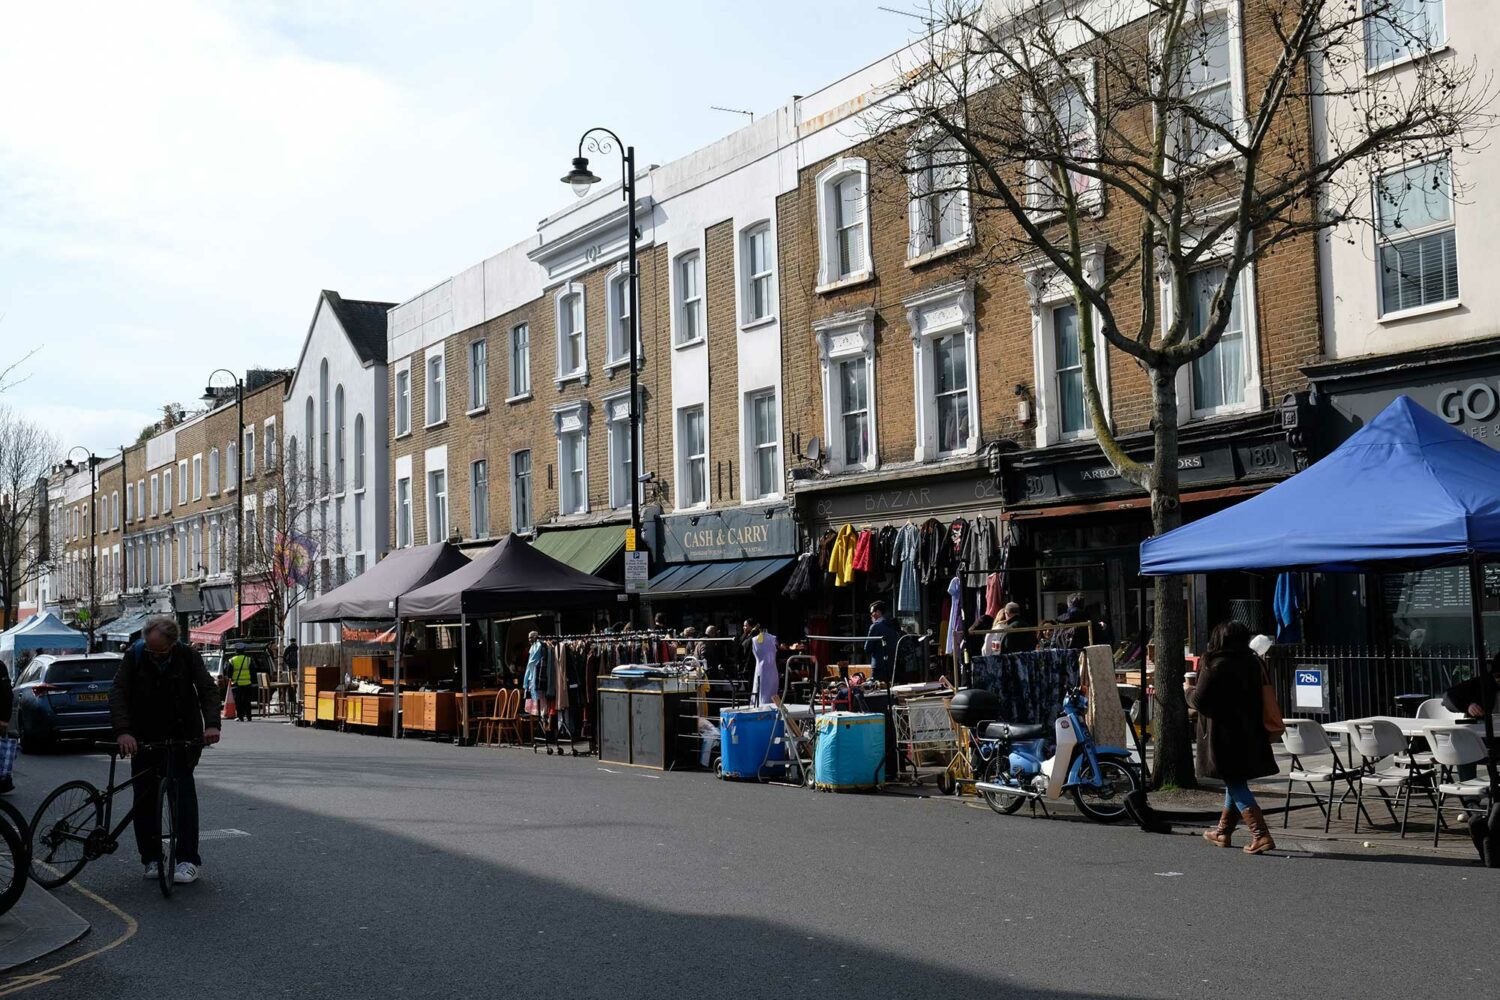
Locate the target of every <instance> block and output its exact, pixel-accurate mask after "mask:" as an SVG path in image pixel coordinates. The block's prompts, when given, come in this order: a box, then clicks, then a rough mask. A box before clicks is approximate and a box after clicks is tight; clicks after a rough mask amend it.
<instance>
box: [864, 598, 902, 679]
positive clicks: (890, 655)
mask: <svg viewBox="0 0 1500 1000" xmlns="http://www.w3.org/2000/svg"><path fill="white" fill-rule="evenodd" d="M900 641H901V629H900V628H899V627H898V626H897V625H896V623H895V622H893V621H891V620H890V619H889V618H887V617H886V610H885V602H884V601H876V602H874V603H873V604H871V605H870V637H869V638H868V639H866V640H865V653H866V655H868V656H869V657H870V676H871V678H873V679H874V680H877V681H884V682H885V683H887V684H894V683H896V643H898V642H900Z"/></svg>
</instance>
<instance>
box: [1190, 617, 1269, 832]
mask: <svg viewBox="0 0 1500 1000" xmlns="http://www.w3.org/2000/svg"><path fill="white" fill-rule="evenodd" d="M1263 679H1264V674H1263V672H1262V670H1261V663H1260V658H1259V657H1258V656H1256V655H1255V653H1253V652H1252V651H1251V650H1250V630H1249V629H1248V628H1246V627H1245V626H1244V625H1241V624H1240V623H1239V622H1222V623H1220V624H1219V625H1216V626H1214V630H1213V632H1212V633H1211V634H1210V635H1209V639H1208V656H1207V657H1206V662H1205V664H1204V666H1203V669H1202V670H1201V671H1200V672H1199V674H1198V683H1197V684H1196V685H1195V686H1194V687H1193V689H1192V692H1191V694H1190V695H1189V699H1188V700H1189V701H1190V702H1191V704H1192V706H1193V708H1195V709H1197V711H1198V773H1199V774H1201V775H1205V776H1207V777H1210V778H1218V779H1220V780H1221V781H1223V782H1224V811H1223V812H1222V813H1221V814H1220V816H1219V825H1218V826H1217V827H1215V828H1214V829H1212V830H1205V831H1204V833H1203V839H1204V840H1207V841H1208V842H1209V843H1210V844H1213V845H1215V846H1216V847H1229V846H1230V843H1229V840H1230V836H1231V835H1232V834H1233V833H1234V828H1235V826H1236V825H1237V824H1238V822H1239V817H1241V816H1244V818H1245V825H1246V826H1248V827H1249V828H1250V838H1251V839H1250V843H1249V844H1248V845H1246V847H1245V853H1246V854H1264V853H1265V852H1266V851H1269V850H1272V849H1273V848H1274V847H1275V846H1276V842H1275V841H1273V840H1272V839H1271V831H1270V830H1269V829H1268V828H1267V827H1266V818H1265V816H1263V815H1262V814H1261V811H1260V805H1259V804H1258V803H1257V802H1256V801H1255V796H1254V795H1253V794H1251V792H1250V785H1249V782H1250V781H1252V780H1253V779H1255V778H1263V777H1265V776H1266V775H1270V774H1275V773H1276V771H1277V767H1276V758H1275V757H1274V756H1273V755H1272V753H1271V740H1270V737H1269V736H1267V734H1266V728H1265V717H1264V715H1263V711H1262V709H1263V704H1264V703H1263V702H1262V700H1261V690H1260V689H1261V685H1262V683H1263Z"/></svg>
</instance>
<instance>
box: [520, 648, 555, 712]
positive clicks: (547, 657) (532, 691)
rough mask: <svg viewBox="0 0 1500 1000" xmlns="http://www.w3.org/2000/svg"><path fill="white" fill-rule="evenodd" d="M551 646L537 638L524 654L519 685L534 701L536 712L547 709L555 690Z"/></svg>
mask: <svg viewBox="0 0 1500 1000" xmlns="http://www.w3.org/2000/svg"><path fill="white" fill-rule="evenodd" d="M551 661H552V647H551V646H549V645H547V644H546V643H545V642H542V640H540V639H538V640H537V641H536V642H533V643H532V644H531V650H530V652H529V653H527V655H526V676H525V678H524V680H523V681H522V682H521V686H522V687H523V688H524V689H525V691H526V696H527V697H529V698H532V699H535V701H536V709H537V714H541V713H542V712H544V711H546V710H547V706H548V705H549V704H550V703H551V701H552V695H553V692H554V691H555V688H554V687H553V684H555V683H556V678H555V677H554V676H553V673H552V669H551V668H552V662H551Z"/></svg>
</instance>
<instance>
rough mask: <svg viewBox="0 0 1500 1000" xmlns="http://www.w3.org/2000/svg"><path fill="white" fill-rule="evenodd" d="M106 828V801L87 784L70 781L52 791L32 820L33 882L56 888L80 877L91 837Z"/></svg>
mask: <svg viewBox="0 0 1500 1000" xmlns="http://www.w3.org/2000/svg"><path fill="white" fill-rule="evenodd" d="M103 829H104V799H103V797H102V796H100V794H99V789H97V788H95V787H94V786H93V785H91V784H89V783H88V782H87V781H69V782H68V783H66V784H63V785H59V786H57V787H56V788H54V789H53V790H52V794H51V795H48V796H47V797H46V798H45V799H43V800H42V804H41V805H40V806H38V807H37V810H36V814H35V815H33V816H32V817H31V851H30V858H29V859H28V863H27V867H28V868H29V869H30V870H31V878H32V881H34V882H36V884H37V885H39V886H41V887H42V888H44V889H56V888H57V887H58V886H60V885H62V884H63V883H64V882H66V881H68V880H69V879H70V878H72V877H73V876H74V875H77V874H78V871H79V869H81V868H82V867H83V865H84V862H86V861H90V860H92V858H91V857H90V856H89V854H88V852H87V841H88V838H89V837H90V836H91V835H93V834H94V833H96V832H100V831H103Z"/></svg>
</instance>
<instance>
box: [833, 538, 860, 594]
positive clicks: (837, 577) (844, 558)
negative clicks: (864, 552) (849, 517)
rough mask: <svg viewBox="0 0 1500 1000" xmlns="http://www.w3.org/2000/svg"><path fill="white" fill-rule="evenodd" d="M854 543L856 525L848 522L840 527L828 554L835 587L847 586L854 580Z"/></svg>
mask: <svg viewBox="0 0 1500 1000" xmlns="http://www.w3.org/2000/svg"><path fill="white" fill-rule="evenodd" d="M854 545H855V535H854V525H852V524H846V525H844V526H843V527H842V528H840V529H839V533H838V537H837V538H835V539H834V540H833V551H832V552H831V553H829V556H828V572H830V573H832V574H833V585H834V586H835V587H847V586H849V585H850V584H851V583H853V582H854Z"/></svg>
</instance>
